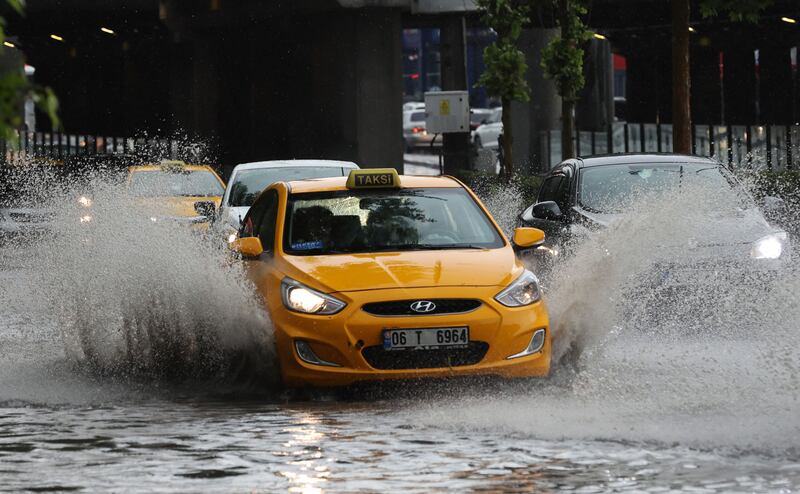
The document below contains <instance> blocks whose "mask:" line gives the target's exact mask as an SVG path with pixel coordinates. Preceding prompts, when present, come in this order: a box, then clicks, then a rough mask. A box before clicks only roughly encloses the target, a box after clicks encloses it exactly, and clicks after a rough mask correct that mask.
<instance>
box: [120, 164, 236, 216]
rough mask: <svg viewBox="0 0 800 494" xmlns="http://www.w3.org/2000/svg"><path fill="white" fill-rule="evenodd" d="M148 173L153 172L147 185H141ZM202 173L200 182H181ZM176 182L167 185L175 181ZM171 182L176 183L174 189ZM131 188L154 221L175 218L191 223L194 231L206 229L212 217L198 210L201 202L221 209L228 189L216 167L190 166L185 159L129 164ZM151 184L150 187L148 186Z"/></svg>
mask: <svg viewBox="0 0 800 494" xmlns="http://www.w3.org/2000/svg"><path fill="white" fill-rule="evenodd" d="M145 174H152V177H153V178H152V179H149V178H148V179H147V180H148V182H147V184H146V185H142V186H138V185H137V184H139V183H140V182H141V180H140V178H141V179H144V178H145ZM190 176H201V177H202V178H203V182H202V183H199V184H191V185H184V186H182V185H181V184H180V181H181V180H182V177H190ZM172 177H175V178H177V182H176V183H173V184H164V183H163V182H165V181H168V180H169V181H172V180H173V178H172ZM169 185H174V190H172V189H170V187H169ZM127 186H128V191H129V192H130V193H131V194H132V195H134V196H136V197H137V198H138V199H137V202H138V203H139V205H140V206H141V207H142V208H143V209H144V210H145V212H146V213H147V214H149V215H150V218H151V219H153V220H154V221H173V222H176V223H185V224H188V225H189V226H190V227H191V229H192V230H195V231H206V230H207V229H208V226H209V218H208V217H206V216H203V215H201V214H200V213H199V212H198V211H197V210H196V209H195V204H196V203H198V202H209V203H213V205H214V208H218V207H219V205H220V202H222V194H223V193H224V191H225V182H223V181H222V179H221V178H220V177H219V175H217V173H216V172H215V171H214V169H213V168H211V167H210V166H207V165H188V164H186V163H183V162H182V161H164V162H162V163H161V164H158V165H139V166H131V167H128V180H127ZM148 186H149V187H148Z"/></svg>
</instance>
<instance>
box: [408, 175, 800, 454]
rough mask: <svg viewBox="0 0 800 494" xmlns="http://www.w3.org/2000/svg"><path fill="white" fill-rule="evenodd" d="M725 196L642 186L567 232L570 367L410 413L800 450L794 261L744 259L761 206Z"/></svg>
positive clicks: (551, 298)
mask: <svg viewBox="0 0 800 494" xmlns="http://www.w3.org/2000/svg"><path fill="white" fill-rule="evenodd" d="M746 199H747V198H745V197H740V198H735V201H736V202H737V204H738V202H739V201H740V200H746ZM725 201H728V202H730V198H728V197H725V196H723V195H720V194H718V193H717V191H714V190H703V189H700V188H698V189H697V190H683V192H682V194H681V196H680V197H676V196H662V197H642V198H641V199H640V201H639V202H638V203H637V204H635V205H633V206H632V207H631V210H630V213H629V214H625V215H622V216H620V217H618V218H616V219H615V220H613V221H612V222H611V223H610V225H609V226H608V227H606V228H603V229H598V230H595V231H593V230H592V229H587V230H586V231H582V232H580V231H573V233H574V234H575V236H574V237H573V239H574V240H573V242H572V243H573V245H571V252H572V254H571V255H569V256H568V257H567V258H565V259H562V260H561V261H560V262H559V263H558V264H557V265H556V267H555V268H554V272H553V273H552V277H551V280H550V283H549V289H548V290H547V292H546V299H547V302H548V304H549V309H550V313H551V321H552V325H553V332H554V342H555V345H554V359H555V361H556V362H558V361H559V359H560V358H561V357H562V356H564V355H569V356H571V357H572V358H573V359H574V362H572V364H573V366H569V367H566V368H565V367H564V366H563V362H562V363H561V364H560V365H557V366H556V369H555V371H554V374H555V375H554V377H553V378H552V379H550V380H546V381H542V382H536V383H526V384H524V385H510V386H508V387H507V388H505V389H504V391H497V390H495V389H493V390H492V392H491V393H490V394H488V395H487V394H484V393H475V394H474V396H471V397H461V398H460V399H459V400H458V404H457V405H455V406H456V407H457V411H456V410H454V409H453V408H452V407H451V405H450V404H449V403H441V402H435V403H430V404H428V405H426V406H424V407H421V409H419V410H416V411H415V412H413V413H414V415H415V417H414V418H413V420H421V421H422V423H429V424H433V423H436V424H442V423H450V424H452V425H453V426H454V427H456V428H458V429H474V428H481V429H491V430H500V431H505V432H510V433H513V434H517V435H518V434H525V435H531V436H534V437H537V438H542V439H551V440H560V439H565V438H570V439H581V440H583V439H590V440H594V439H602V440H615V441H637V442H638V441H645V442H650V441H655V442H660V443H667V444H671V443H681V444H685V445H689V446H692V447H702V448H706V447H712V448H718V447H723V448H733V449H734V450H735V451H742V450H755V451H758V452H765V451H766V452H769V454H781V455H783V454H789V455H795V456H796V455H797V454H798V452H797V450H796V447H797V445H796V440H795V438H796V437H797V436H798V433H800V380H799V379H800V354H798V353H797V352H795V351H794V349H795V348H797V347H798V345H800V327H799V326H800V281H798V277H797V268H796V266H794V264H793V263H792V262H788V261H787V262H784V263H783V264H782V265H781V266H780V267H779V268H776V269H771V268H770V267H767V264H769V262H765V261H757V260H754V259H750V258H749V251H750V245H751V244H750V242H752V241H753V240H755V239H754V238H751V237H750V236H749V235H751V234H752V232H748V231H746V228H745V226H744V225H745V224H747V223H748V221H747V220H748V219H749V220H752V219H753V218H752V216H753V215H757V213H755V212H754V210H753V209H752V208H739V209H736V207H735V206H736V204H734V205H732V206H734V207H733V208H726V207H721V204H722V203H724V202H725ZM487 202H488V203H491V201H487ZM728 205H729V206H731V204H728ZM723 210H724V211H731V210H733V211H735V212H734V213H733V214H727V213H723V212H722V211H723ZM737 256H738V261H734V260H733V258H734V257H737ZM759 263H761V264H759ZM445 417H446V420H445ZM409 420H412V419H409Z"/></svg>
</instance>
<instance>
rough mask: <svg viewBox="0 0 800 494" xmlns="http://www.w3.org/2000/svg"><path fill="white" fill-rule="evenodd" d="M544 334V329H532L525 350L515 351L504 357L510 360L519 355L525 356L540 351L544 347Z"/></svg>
mask: <svg viewBox="0 0 800 494" xmlns="http://www.w3.org/2000/svg"><path fill="white" fill-rule="evenodd" d="M544 336H545V330H544V329H537V330H536V331H534V333H533V336H532V337H531V341H530V343H528V347H527V348H526V349H525V350H522V351H521V352H519V353H515V354H514V355H509V356H508V357H506V359H508V360H511V359H515V358H519V357H527V356H528V355H533V354H534V353H538V352H540V351H541V350H542V348H543V347H544Z"/></svg>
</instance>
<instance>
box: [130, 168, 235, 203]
mask: <svg viewBox="0 0 800 494" xmlns="http://www.w3.org/2000/svg"><path fill="white" fill-rule="evenodd" d="M128 191H129V192H130V193H131V194H132V195H134V196H138V197H167V196H191V197H210V196H221V195H222V194H223V192H224V189H223V188H222V184H220V182H219V180H217V177H216V176H215V175H214V174H213V173H211V172H209V171H205V170H176V171H163V170H142V171H134V172H132V173H131V177H130V182H129V183H128Z"/></svg>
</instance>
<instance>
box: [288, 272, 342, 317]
mask: <svg viewBox="0 0 800 494" xmlns="http://www.w3.org/2000/svg"><path fill="white" fill-rule="evenodd" d="M281 298H282V299H283V305H284V306H285V307H286V308H287V309H289V310H292V311H295V312H302V313H304V314H319V315H330V314H336V313H337V312H339V311H340V310H342V309H344V307H345V306H346V305H347V304H346V303H344V302H342V301H341V300H339V299H336V298H333V297H331V296H330V295H326V294H324V293H321V292H318V291H316V290H314V289H312V288H309V287H307V286H305V285H303V284H302V283H300V282H298V281H295V280H293V279H291V278H284V279H283V281H281Z"/></svg>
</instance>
